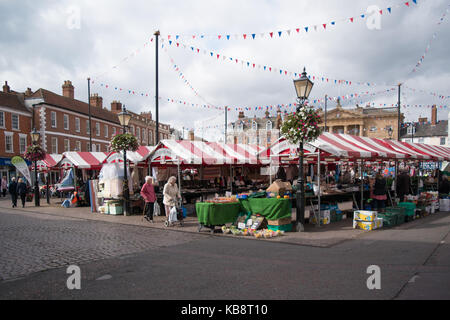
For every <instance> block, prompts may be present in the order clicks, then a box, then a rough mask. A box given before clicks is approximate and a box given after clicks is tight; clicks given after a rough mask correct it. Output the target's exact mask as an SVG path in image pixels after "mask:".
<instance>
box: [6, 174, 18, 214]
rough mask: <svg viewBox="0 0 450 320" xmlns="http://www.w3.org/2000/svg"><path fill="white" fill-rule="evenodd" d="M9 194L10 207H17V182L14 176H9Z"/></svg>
mask: <svg viewBox="0 0 450 320" xmlns="http://www.w3.org/2000/svg"><path fill="white" fill-rule="evenodd" d="M8 190H9V194H10V195H11V202H12V207H13V208H15V207H17V182H16V177H12V178H11V182H10V183H9V188H8Z"/></svg>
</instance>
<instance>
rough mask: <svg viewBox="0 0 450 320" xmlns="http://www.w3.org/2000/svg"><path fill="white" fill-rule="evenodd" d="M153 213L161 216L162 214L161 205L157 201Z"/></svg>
mask: <svg viewBox="0 0 450 320" xmlns="http://www.w3.org/2000/svg"><path fill="white" fill-rule="evenodd" d="M153 215H154V216H160V215H161V209H160V207H159V204H158V202H156V201H155V204H154V206H153Z"/></svg>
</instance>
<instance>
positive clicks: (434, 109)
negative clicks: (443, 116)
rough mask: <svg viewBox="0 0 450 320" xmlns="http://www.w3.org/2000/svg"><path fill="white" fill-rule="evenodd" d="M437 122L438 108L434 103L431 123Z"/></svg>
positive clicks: (433, 124)
mask: <svg viewBox="0 0 450 320" xmlns="http://www.w3.org/2000/svg"><path fill="white" fill-rule="evenodd" d="M436 123H437V108H436V105H435V104H433V107H432V108H431V125H432V126H435V125H436Z"/></svg>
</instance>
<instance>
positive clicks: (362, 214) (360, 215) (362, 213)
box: [353, 210, 377, 222]
mask: <svg viewBox="0 0 450 320" xmlns="http://www.w3.org/2000/svg"><path fill="white" fill-rule="evenodd" d="M376 217H377V212H376V211H368V210H358V211H355V212H354V217H353V220H356V221H367V222H372V221H375V219H376Z"/></svg>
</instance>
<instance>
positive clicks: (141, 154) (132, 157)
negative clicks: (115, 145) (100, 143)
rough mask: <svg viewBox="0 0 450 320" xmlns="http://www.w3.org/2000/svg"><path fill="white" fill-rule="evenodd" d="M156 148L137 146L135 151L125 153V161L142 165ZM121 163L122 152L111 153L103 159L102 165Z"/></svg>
mask: <svg viewBox="0 0 450 320" xmlns="http://www.w3.org/2000/svg"><path fill="white" fill-rule="evenodd" d="M155 148H156V147H151V146H139V148H138V149H137V150H136V151H127V161H130V162H132V163H134V164H138V163H143V162H145V160H147V158H148V157H149V156H150V154H151V153H152V152H153V150H155ZM114 162H123V152H114V151H113V152H111V153H110V154H108V156H107V157H106V158H105V160H104V161H103V163H114Z"/></svg>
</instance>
